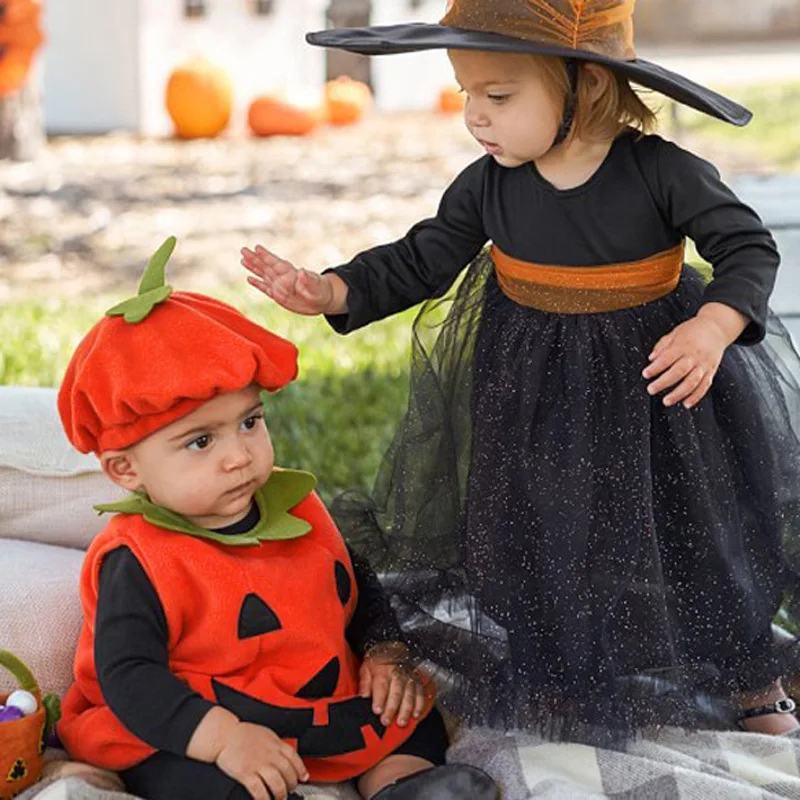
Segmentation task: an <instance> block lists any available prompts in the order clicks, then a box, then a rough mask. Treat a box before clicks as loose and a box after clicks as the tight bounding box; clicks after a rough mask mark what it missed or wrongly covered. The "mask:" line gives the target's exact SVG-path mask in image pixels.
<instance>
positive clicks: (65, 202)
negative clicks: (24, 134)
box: [0, 113, 763, 303]
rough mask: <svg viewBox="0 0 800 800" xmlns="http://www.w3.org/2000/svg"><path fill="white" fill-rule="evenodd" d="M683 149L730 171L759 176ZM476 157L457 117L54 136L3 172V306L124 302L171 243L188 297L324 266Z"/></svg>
mask: <svg viewBox="0 0 800 800" xmlns="http://www.w3.org/2000/svg"><path fill="white" fill-rule="evenodd" d="M684 144H686V146H693V145H694V147H695V149H696V150H697V151H698V152H700V153H701V154H703V153H704V151H705V154H706V155H707V156H709V157H711V156H712V155H713V157H714V159H715V161H716V163H717V164H718V165H719V166H720V167H721V169H722V170H723V171H724V172H726V173H728V174H729V175H730V174H733V173H735V172H742V171H745V172H746V171H754V170H755V169H756V168H757V166H758V159H757V157H756V156H755V154H753V155H750V154H747V153H742V152H740V151H733V150H731V151H729V152H724V151H723V152H720V148H719V145H718V144H715V145H713V146H712V145H710V144H708V143H705V144H704V143H703V142H694V143H692V142H686V143H684ZM480 154H481V150H480V148H479V147H478V146H477V145H476V144H475V143H474V142H473V141H472V139H471V138H470V137H469V135H468V134H467V133H466V132H465V130H464V128H463V125H462V124H461V122H460V120H459V119H458V118H455V117H442V116H437V115H435V114H425V113H415V114H394V115H376V116H374V117H372V118H370V119H369V120H367V121H365V122H364V123H362V124H361V125H358V126H354V127H351V128H344V129H325V130H322V131H320V132H319V133H318V134H316V135H315V136H312V137H309V138H304V139H268V140H255V139H232V138H231V139H219V140H213V141H197V142H177V141H172V140H141V139H137V138H136V137H132V136H106V137H101V138H85V137H83V138H73V137H65V138H57V139H54V140H52V141H51V142H50V145H49V147H48V148H47V150H46V151H45V154H44V155H43V157H42V158H41V159H40V160H38V161H37V162H35V163H31V164H14V163H10V162H0V187H2V188H0V257H1V258H2V265H0V302H6V303H7V302H12V301H13V300H15V299H19V298H22V297H30V296H33V297H43V296H47V295H54V294H58V295H62V296H77V295H80V294H85V293H88V292H92V293H97V292H102V293H106V292H113V293H119V292H122V293H125V292H128V291H130V289H131V288H132V286H133V285H134V283H135V281H136V280H137V279H138V277H139V276H140V274H141V270H142V266H143V264H144V263H145V261H146V260H147V258H148V257H149V255H150V254H151V253H152V252H153V251H154V250H155V249H156V247H158V245H159V244H160V243H161V242H162V241H163V240H164V239H165V238H166V237H167V236H168V235H171V234H174V235H176V236H177V237H178V239H179V248H178V250H177V251H176V253H175V256H174V257H173V260H172V262H171V263H170V277H171V278H172V279H173V280H174V282H175V283H176V284H178V285H180V286H182V287H186V288H189V287H190V288H192V289H194V290H200V291H202V290H210V289H211V288H213V287H214V286H217V285H220V284H230V283H232V282H242V281H243V280H244V277H243V270H242V268H241V267H240V266H239V257H238V253H239V249H240V248H241V247H242V246H244V245H253V244H255V243H261V244H263V245H265V246H266V247H269V248H270V249H272V250H274V251H276V252H278V253H279V254H281V255H285V257H286V258H289V259H291V260H293V261H294V262H295V263H297V264H298V265H303V266H306V267H308V268H310V269H321V268H324V267H326V266H328V265H331V264H336V263H339V262H342V261H346V260H348V259H349V258H350V257H351V256H352V255H353V254H354V253H356V252H358V251H360V250H362V249H364V248H366V247H369V246H372V245H375V244H378V243H380V242H385V241H390V240H392V239H395V238H398V237H399V236H402V235H403V234H404V233H405V231H406V230H407V229H408V228H409V227H410V226H411V225H412V224H413V223H414V222H416V221H417V220H419V219H422V218H424V217H426V216H430V215H431V214H433V213H434V212H435V210H436V207H437V204H438V201H439V198H440V196H441V193H442V191H443V190H444V188H445V187H446V186H447V184H448V183H449V182H450V181H451V180H452V179H453V177H454V176H455V175H456V174H458V172H459V171H460V170H461V169H463V168H464V167H465V166H466V165H467V164H468V163H469V162H470V161H472V160H474V159H475V158H477V157H479V156H480ZM761 166H762V167H763V165H761Z"/></svg>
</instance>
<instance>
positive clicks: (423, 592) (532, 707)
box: [334, 254, 800, 743]
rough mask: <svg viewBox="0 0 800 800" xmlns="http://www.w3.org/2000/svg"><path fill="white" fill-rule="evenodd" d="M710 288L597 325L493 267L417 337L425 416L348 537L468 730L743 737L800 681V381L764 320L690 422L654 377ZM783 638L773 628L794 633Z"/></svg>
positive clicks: (346, 527)
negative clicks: (508, 284) (741, 704)
mask: <svg viewBox="0 0 800 800" xmlns="http://www.w3.org/2000/svg"><path fill="white" fill-rule="evenodd" d="M703 289H704V282H703V280H702V278H701V277H700V275H699V274H698V273H697V272H696V271H694V270H693V269H691V268H689V267H686V268H685V269H684V272H683V275H682V278H681V281H680V284H679V286H678V287H677V289H676V290H675V291H674V292H673V293H671V294H670V295H668V296H666V297H664V298H662V299H660V300H657V301H655V302H652V303H648V304H646V305H642V306H638V307H636V308H631V309H626V310H622V311H614V312H610V313H597V314H575V315H568V314H554V313H546V312H541V311H537V310H534V309H531V308H527V307H523V306H520V305H518V304H516V303H514V302H513V301H512V300H510V299H508V298H507V297H506V296H505V295H504V294H503V293H502V292H501V290H500V288H499V286H498V284H497V281H496V278H495V275H494V269H493V265H492V263H491V261H490V259H489V257H488V255H486V254H484V255H482V256H481V257H479V258H478V259H477V260H476V262H475V263H473V264H472V265H471V267H470V268H469V270H468V271H467V273H466V276H465V278H464V280H463V281H462V282H461V283H460V285H459V286H458V288H457V289H456V290H454V291H453V292H452V294H451V296H449V297H446V298H444V299H443V300H437V301H432V302H430V303H428V304H427V305H426V306H425V307H423V309H422V311H421V313H420V315H419V317H418V319H417V321H416V323H415V326H414V343H413V344H414V348H413V356H412V366H411V370H412V373H411V389H410V397H409V405H408V410H407V413H406V414H405V417H404V419H403V421H402V423H401V425H400V428H399V430H398V432H397V434H396V436H395V439H394V442H393V444H392V446H391V448H390V450H389V452H388V453H387V456H386V458H385V460H384V463H383V466H382V468H381V470H380V473H379V475H378V479H377V482H376V485H375V489H374V492H373V495H372V496H371V497H363V496H357V495H353V494H348V495H344V496H342V497H340V498H339V499H338V500H337V502H336V503H335V506H334V515H335V517H336V519H337V521H338V523H339V524H340V525H341V527H342V530H343V532H344V534H345V536H346V538H347V539H348V540H349V542H350V543H351V544H352V545H353V546H354V547H355V548H356V550H358V551H359V552H360V553H361V554H363V555H366V556H367V557H368V558H370V559H371V560H372V562H373V565H374V566H375V568H376V569H377V570H378V571H379V572H380V573H381V574H382V576H383V579H384V582H385V585H386V588H387V590H388V592H389V594H390V596H391V601H392V605H393V607H394V609H395V611H396V612H397V614H398V616H399V618H400V622H401V625H402V627H403V630H404V631H405V633H406V635H407V636H408V639H409V641H410V642H411V643H412V644H413V646H414V647H415V648H416V650H417V652H418V654H419V656H420V658H421V659H423V660H424V661H425V662H426V665H427V666H428V667H429V668H430V669H432V670H433V671H434V673H435V675H436V676H437V679H438V681H439V683H440V686H441V689H442V692H441V702H442V704H443V705H444V706H445V707H446V708H448V709H449V710H451V711H452V712H454V713H455V714H457V715H458V716H460V717H463V718H465V719H466V720H467V721H469V722H471V723H474V724H484V725H490V726H494V727H498V726H499V727H504V728H521V729H525V730H533V731H536V732H538V733H543V734H544V735H547V736H549V737H552V738H557V739H558V738H564V739H573V740H584V741H591V742H593V743H597V742H598V740H602V741H609V740H610V739H616V740H619V739H624V738H625V737H627V736H630V735H632V734H635V733H636V731H638V730H639V729H641V728H643V727H646V726H651V725H664V724H667V725H680V726H687V727H717V728H725V727H729V726H732V725H733V724H734V722H735V716H736V706H735V703H734V702H733V701H732V696H733V695H734V694H736V693H737V692H741V691H749V690H756V689H759V688H761V687H765V686H767V685H769V684H770V683H771V682H773V681H774V680H775V679H776V678H778V677H791V676H792V675H794V674H795V673H796V672H800V647H798V645H797V643H796V642H795V639H794V635H793V634H794V633H795V632H796V631H797V632H800V606H798V603H797V594H796V590H797V588H798V585H800V579H799V577H798V576H799V575H800V437H799V436H798V433H799V431H798V424H799V423H800V359H799V358H798V355H797V352H796V351H795V348H794V346H793V344H792V342H791V339H790V337H789V334H788V333H787V332H786V330H785V329H784V327H783V326H782V324H781V323H780V321H779V320H778V319H777V318H774V317H772V318H770V320H769V329H768V335H767V338H766V340H765V341H764V342H762V343H761V344H758V345H755V346H752V347H742V346H733V347H730V348H729V349H728V351H727V352H726V354H725V356H724V359H723V361H722V364H721V366H720V369H719V371H718V373H717V375H716V378H715V380H714V384H713V388H712V390H711V392H710V393H709V395H708V396H707V397H706V398H704V399H703V400H702V401H701V402H700V403H699V404H698V405H697V406H696V407H695V408H694V409H691V410H687V409H685V408H683V407H682V406H678V407H672V408H667V407H665V406H664V405H663V402H662V399H661V398H653V397H651V396H650V395H648V393H647V391H646V382H645V380H644V378H643V377H642V374H641V373H642V370H643V369H644V367H645V366H646V364H647V363H648V354H649V353H650V351H651V350H652V348H653V346H654V345H655V344H656V342H657V341H658V339H659V338H661V337H662V336H663V335H664V334H666V333H668V332H669V331H670V330H672V329H673V328H674V327H675V326H676V325H677V324H679V323H680V322H683V321H685V320H686V319H688V318H690V317H692V316H694V314H695V313H696V312H697V310H698V307H699V303H700V299H701V296H702V293H703ZM773 623H777V626H776V625H774V624H773Z"/></svg>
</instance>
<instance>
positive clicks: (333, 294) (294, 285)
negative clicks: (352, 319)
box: [241, 245, 347, 316]
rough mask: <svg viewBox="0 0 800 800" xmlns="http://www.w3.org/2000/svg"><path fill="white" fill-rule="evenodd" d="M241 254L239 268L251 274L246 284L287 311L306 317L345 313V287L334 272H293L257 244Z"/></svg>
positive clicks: (288, 263)
mask: <svg viewBox="0 0 800 800" xmlns="http://www.w3.org/2000/svg"><path fill="white" fill-rule="evenodd" d="M241 252H242V266H243V267H244V268H245V269H247V270H249V271H250V272H251V273H252V274H251V275H250V276H248V278H247V282H248V283H249V284H250V285H251V286H254V287H255V288H256V289H258V290H259V291H261V292H263V293H264V294H265V295H267V297H270V298H272V299H273V300H274V301H275V302H276V303H278V304H279V305H281V306H283V307H284V308H286V309H288V310H289V311H294V312H295V313H296V314H306V315H309V316H312V315H314V314H329V315H331V316H335V315H337V314H346V313H347V284H346V283H345V282H344V281H343V280H342V279H341V278H340V277H339V276H338V275H336V274H335V273H327V274H325V275H318V274H317V273H316V272H310V271H309V270H306V269H297V267H295V266H294V265H293V264H292V263H291V262H289V261H286V260H285V259H282V258H279V257H278V256H276V255H275V254H274V253H271V252H270V251H269V250H267V249H266V248H265V247H262V246H261V245H256V247H255V249H254V250H250V249H248V248H247V247H243V248H242V251H241Z"/></svg>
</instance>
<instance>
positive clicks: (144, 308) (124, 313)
mask: <svg viewBox="0 0 800 800" xmlns="http://www.w3.org/2000/svg"><path fill="white" fill-rule="evenodd" d="M177 243H178V240H177V239H176V238H175V237H174V236H170V237H169V238H168V239H167V240H166V241H165V242H164V244H162V245H161V247H159V248H158V250H156V252H155V253H154V254H153V255H152V257H151V258H150V260H149V261H148V262H147V267H146V268H145V271H144V275H143V276H142V280H141V282H140V283H139V292H138V294H137V295H136V297H131V298H129V299H128V300H125V301H123V302H122V303H119V304H118V305H116V306H114V307H113V308H109V309H108V311H106V316H107V317H123V318H124V319H125V322H127V323H129V324H131V325H135V324H136V323H137V322H141V321H142V320H143V319H146V318H147V317H148V315H149V314H150V313H151V312H152V310H153V309H154V308H155V307H156V306H157V305H158V304H159V303H163V302H164V301H165V300H166V299H167V298H168V297H169V296H170V295H171V294H172V287H171V286H170V285H169V284H168V283H166V267H167V262H168V261H169V259H170V256H171V255H172V251H173V250H174V249H175V245H176V244H177Z"/></svg>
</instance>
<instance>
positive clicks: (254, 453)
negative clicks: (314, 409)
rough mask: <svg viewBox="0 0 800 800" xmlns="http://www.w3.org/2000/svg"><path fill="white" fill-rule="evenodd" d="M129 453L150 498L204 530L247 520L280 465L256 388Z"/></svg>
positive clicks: (218, 400)
mask: <svg viewBox="0 0 800 800" xmlns="http://www.w3.org/2000/svg"><path fill="white" fill-rule="evenodd" d="M127 454H128V456H129V458H130V459H131V463H132V465H133V467H134V469H135V470H136V472H137V473H138V478H139V482H140V484H141V488H142V489H143V490H144V491H146V492H147V494H148V496H149V497H150V499H151V500H152V501H153V502H154V503H155V504H156V505H159V506H162V507H164V508H168V509H170V510H172V511H175V512H177V513H178V514H181V515H182V516H184V517H186V518H187V519H189V520H190V521H191V522H193V523H194V524H195V525H199V526H200V527H201V528H222V527H225V526H226V525H232V524H233V523H234V522H238V521H239V520H240V519H242V518H243V517H244V516H246V514H247V512H248V511H249V509H250V505H251V502H252V499H253V494H254V492H255V491H256V489H258V488H259V487H260V486H262V485H263V484H264V483H265V482H266V480H267V478H268V477H269V475H270V473H271V472H272V468H273V466H274V463H275V462H274V452H273V449H272V441H271V440H270V437H269V431H268V430H267V426H266V424H265V423H264V412H263V409H262V406H261V400H260V398H259V389H258V388H257V387H255V386H251V387H248V388H246V389H241V390H240V391H238V392H229V393H227V394H221V395H218V396H217V397H215V398H213V399H212V400H209V401H208V402H207V403H204V404H203V405H202V406H200V408H198V409H196V410H195V411H193V412H192V413H191V414H188V415H187V416H185V417H182V418H181V419H179V420H178V421H177V422H173V423H171V424H170V425H167V426H166V427H164V428H161V429H160V430H158V431H156V432H155V433H153V434H151V435H150V436H148V437H147V438H146V439H143V440H142V441H141V442H138V443H137V444H135V445H134V446H133V447H130V448H129V449H128V450H127Z"/></svg>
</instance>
